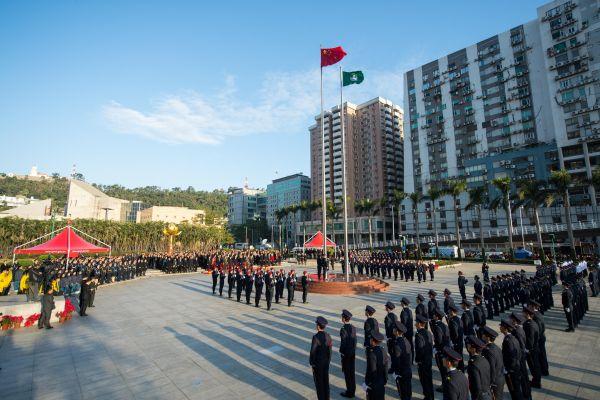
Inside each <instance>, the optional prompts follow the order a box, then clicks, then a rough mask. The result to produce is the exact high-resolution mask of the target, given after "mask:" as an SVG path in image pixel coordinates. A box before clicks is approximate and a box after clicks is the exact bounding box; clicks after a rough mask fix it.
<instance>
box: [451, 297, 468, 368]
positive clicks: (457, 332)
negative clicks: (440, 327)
mask: <svg viewBox="0 0 600 400" xmlns="http://www.w3.org/2000/svg"><path fill="white" fill-rule="evenodd" d="M448 311H449V313H450V316H449V318H448V330H449V332H450V341H451V342H452V348H453V349H454V351H456V352H457V353H458V354H460V355H462V354H463V346H464V339H463V338H464V333H463V328H462V321H461V320H460V318H459V317H458V307H456V306H455V305H454V304H452V305H451V306H449V307H448ZM458 369H460V370H461V371H464V370H465V364H464V362H463V361H462V360H460V361H459V363H458Z"/></svg>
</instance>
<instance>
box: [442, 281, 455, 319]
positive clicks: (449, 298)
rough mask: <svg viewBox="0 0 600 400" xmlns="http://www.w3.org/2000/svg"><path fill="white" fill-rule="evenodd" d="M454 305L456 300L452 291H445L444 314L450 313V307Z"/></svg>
mask: <svg viewBox="0 0 600 400" xmlns="http://www.w3.org/2000/svg"><path fill="white" fill-rule="evenodd" d="M453 305H454V299H453V298H452V292H451V291H450V289H448V288H446V289H444V314H446V315H447V314H449V313H450V306H453Z"/></svg>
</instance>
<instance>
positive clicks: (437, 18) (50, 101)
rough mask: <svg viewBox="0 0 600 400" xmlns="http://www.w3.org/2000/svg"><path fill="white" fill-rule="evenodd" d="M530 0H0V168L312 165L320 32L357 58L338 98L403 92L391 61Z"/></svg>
mask: <svg viewBox="0 0 600 400" xmlns="http://www.w3.org/2000/svg"><path fill="white" fill-rule="evenodd" d="M544 3H545V1H537V0H532V1H523V0H503V1H481V0H479V1H451V2H450V1H369V2H365V1H360V2H358V1H357V2H354V1H343V2H337V1H328V2H323V1H320V2H319V1H301V2H300V1H297V2H287V1H286V2H275V1H251V2H250V1H243V2H242V1H239V2H238V1H222V2H206V4H205V2H199V1H179V0H169V1H148V0H146V1H123V0H121V1H111V0H103V1H85V2H76V1H52V2H50V1H17V0H14V1H2V2H0V149H1V150H2V151H1V152H0V172H15V173H25V172H27V171H28V170H29V168H30V167H31V166H32V165H37V166H38V169H39V170H40V171H44V172H48V173H52V172H59V173H61V174H64V175H66V174H68V173H69V172H70V170H71V166H72V165H73V164H76V165H77V169H78V171H79V172H81V173H83V174H84V175H85V177H86V180H88V181H90V182H96V183H103V184H112V183H117V184H121V185H124V186H128V187H134V186H145V185H157V186H161V187H176V186H178V187H187V186H193V187H195V188H199V189H207V190H212V189H216V188H227V187H229V186H239V185H241V184H242V183H243V181H244V178H245V177H247V178H248V181H249V184H250V185H251V186H255V187H265V186H266V184H267V183H269V182H270V180H272V179H273V178H275V177H276V175H275V174H276V171H277V172H278V174H279V175H278V176H282V175H284V174H288V173H295V172H300V171H301V172H304V173H306V174H310V162H309V146H308V139H309V138H308V127H309V126H310V125H311V124H312V123H314V116H315V115H316V113H318V111H319V75H318V63H319V45H320V44H322V45H323V46H324V47H330V46H336V45H342V46H343V47H344V48H345V50H346V51H347V52H348V56H347V57H346V58H345V59H344V61H343V64H342V65H343V67H344V69H346V70H355V69H361V70H363V71H364V73H365V82H364V83H363V84H362V85H360V86H353V87H349V88H348V90H346V91H345V99H346V100H348V101H351V102H354V103H360V102H363V101H366V100H368V99H370V98H372V97H375V96H377V95H380V96H383V97H387V98H390V99H391V100H393V101H395V102H397V103H399V104H400V105H402V73H403V72H404V71H406V70H407V69H410V68H414V67H416V66H418V65H420V64H422V63H424V62H427V61H430V60H432V59H436V58H438V57H440V56H442V55H444V54H447V53H449V52H451V51H454V50H457V49H460V48H462V47H464V46H467V45H470V44H472V43H475V42H477V41H479V40H482V39H485V38H487V37H489V36H491V35H493V34H495V33H497V32H501V31H504V30H507V29H509V28H511V27H513V26H516V25H519V24H521V23H523V22H526V21H529V20H532V19H534V18H535V17H536V7H538V6H539V5H541V4H544ZM326 92H327V95H326V102H327V104H326V106H333V105H334V103H335V102H336V101H337V99H338V98H339V97H338V96H339V94H337V93H336V92H335V70H334V69H332V68H329V70H328V73H327V74H326Z"/></svg>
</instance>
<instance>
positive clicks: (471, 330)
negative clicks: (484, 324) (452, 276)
mask: <svg viewBox="0 0 600 400" xmlns="http://www.w3.org/2000/svg"><path fill="white" fill-rule="evenodd" d="M460 305H461V307H462V309H463V313H462V315H461V316H460V320H461V322H462V329H463V334H464V335H465V336H469V335H475V322H474V316H473V312H472V311H471V302H470V301H469V300H467V299H463V301H461V303H460Z"/></svg>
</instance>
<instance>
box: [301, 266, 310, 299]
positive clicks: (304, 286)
mask: <svg viewBox="0 0 600 400" xmlns="http://www.w3.org/2000/svg"><path fill="white" fill-rule="evenodd" d="M309 282H310V278H309V277H308V272H306V271H304V273H302V278H301V279H300V283H301V284H302V303H306V302H307V301H308V283H309Z"/></svg>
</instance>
